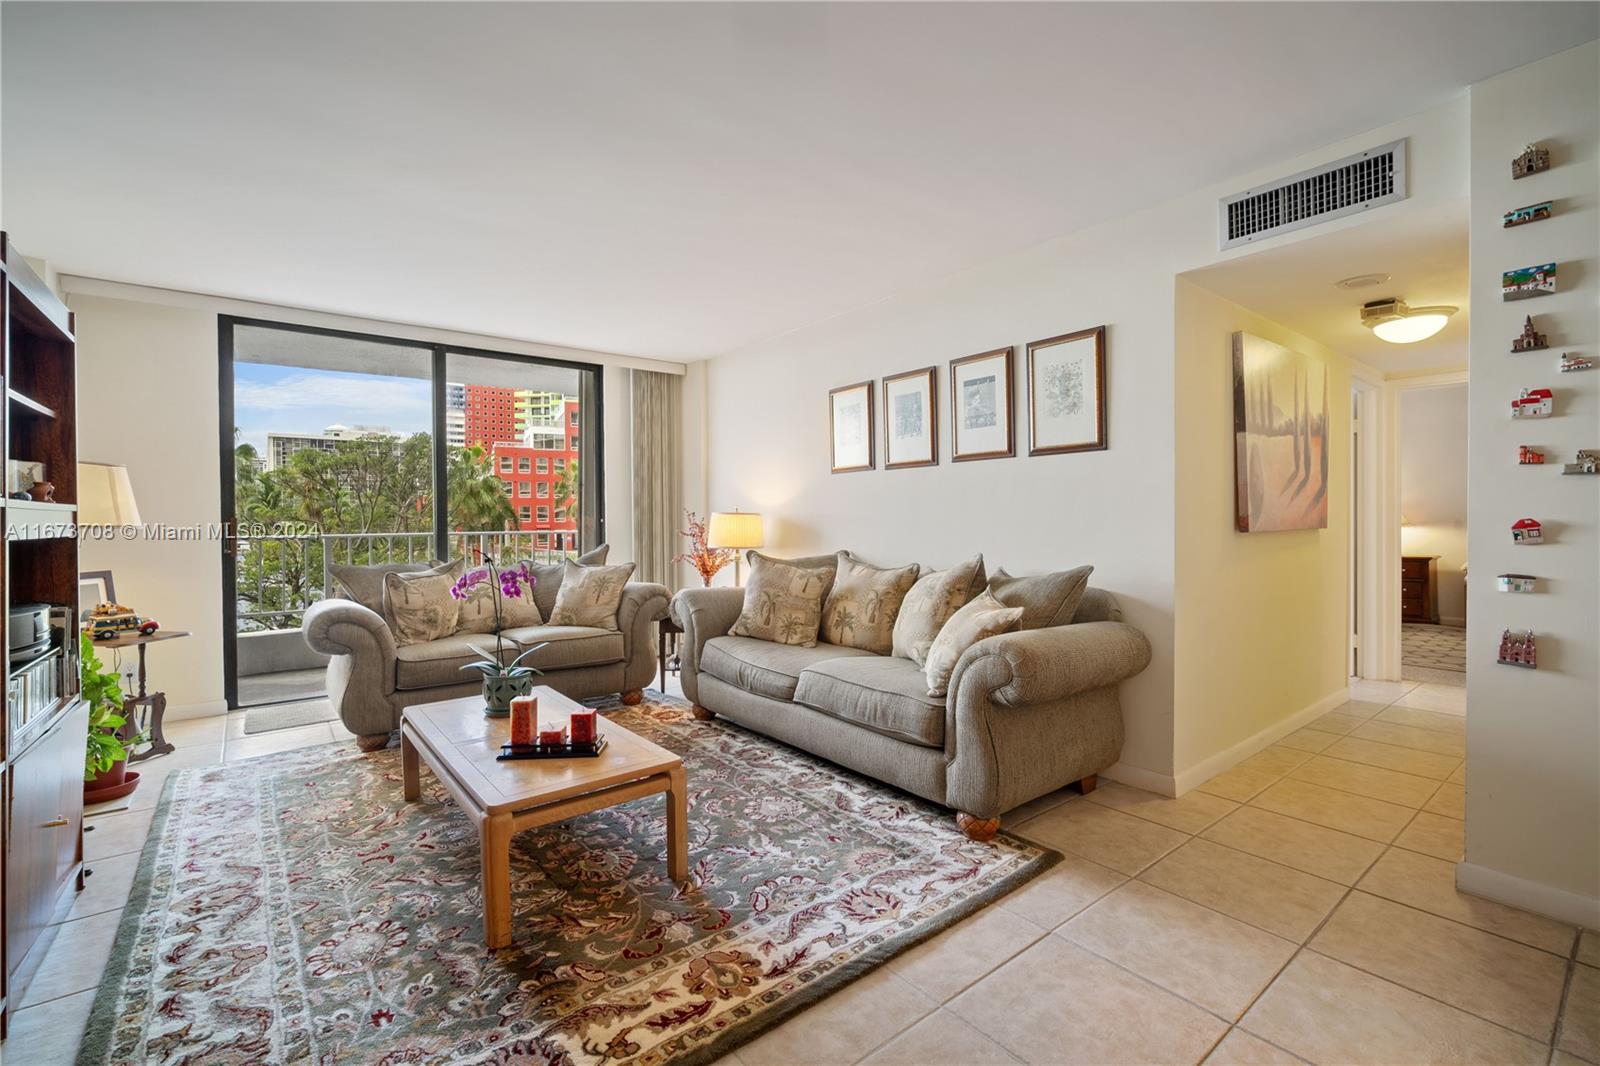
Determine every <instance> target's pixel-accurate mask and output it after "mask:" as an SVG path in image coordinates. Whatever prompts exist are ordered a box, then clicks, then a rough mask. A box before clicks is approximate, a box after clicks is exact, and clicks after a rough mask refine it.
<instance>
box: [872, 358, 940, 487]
mask: <svg viewBox="0 0 1600 1066" xmlns="http://www.w3.org/2000/svg"><path fill="white" fill-rule="evenodd" d="M938 371H939V368H938V367H933V366H926V367H923V368H922V369H921V370H908V371H906V372H905V373H904V374H895V375H892V376H891V377H886V378H884V379H883V468H884V469H885V470H902V469H904V468H906V467H909V466H933V465H934V464H936V463H937V462H938V461H939V398H938V391H939V384H938Z"/></svg>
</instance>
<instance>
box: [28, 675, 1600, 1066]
mask: <svg viewBox="0 0 1600 1066" xmlns="http://www.w3.org/2000/svg"><path fill="white" fill-rule="evenodd" d="M1352 696H1353V699H1352V702H1350V703H1348V704H1346V705H1344V706H1343V707H1340V708H1338V709H1336V710H1333V711H1330V712H1329V713H1328V714H1327V715H1324V716H1323V717H1322V718H1321V719H1319V720H1318V721H1316V722H1313V723H1311V724H1310V725H1309V726H1307V727H1306V728H1304V729H1302V730H1300V731H1298V732H1297V733H1295V734H1292V735H1291V736H1289V737H1287V738H1285V739H1284V740H1283V741H1282V742H1280V743H1278V744H1276V745H1274V746H1272V747H1270V748H1268V749H1266V750H1265V751H1262V752H1260V753H1258V754H1257V755H1254V756H1251V757H1250V758H1249V759H1247V760H1245V762H1244V763H1242V764H1240V766H1238V767H1236V768H1234V769H1232V770H1229V771H1228V772H1227V773H1224V774H1221V775H1219V776H1218V777H1216V778H1215V779H1213V780H1212V781H1209V782H1207V783H1206V784H1205V785H1202V786H1201V787H1200V788H1199V789H1198V790H1196V791H1194V792H1191V793H1189V794H1188V795H1185V796H1183V797H1182V798H1180V799H1168V798H1165V797H1161V796H1155V795H1152V794H1150V793H1146V792H1141V791H1139V790H1138V789H1133V788H1129V787H1127V786H1124V785H1119V784H1117V783H1115V782H1105V783H1103V784H1102V785H1101V787H1100V788H1099V789H1098V790H1096V791H1095V792H1093V793H1091V794H1090V795H1089V796H1087V797H1083V796H1078V795H1077V794H1075V793H1071V792H1060V793H1056V794H1053V795H1051V796H1046V797H1041V798H1040V799H1039V800H1036V801H1034V802H1032V803H1030V804H1028V805H1027V807H1026V808H1025V809H1020V810H1019V811H1017V812H1013V813H1012V815H1010V816H1008V818H1007V827H1008V828H1009V829H1011V830H1012V831H1014V832H1016V833H1018V834H1020V835H1022V836H1026V837H1029V838H1031V839H1034V840H1037V841H1039V842H1040V843H1043V844H1046V845H1048V846H1051V847H1054V848H1057V849H1059V850H1061V851H1062V852H1063V854H1064V856H1065V858H1064V860H1063V862H1062V863H1061V864H1060V865H1059V866H1057V867H1056V868H1054V869H1053V870H1051V871H1050V872H1049V873H1047V874H1045V875H1044V876H1042V877H1040V878H1039V879H1037V880H1036V881H1033V882H1032V883H1030V884H1028V885H1026V886H1024V887H1023V888H1022V889H1020V890H1018V891H1017V892H1014V893H1012V894H1011V895H1009V896H1007V897H1005V898H1004V899H1003V900H1001V901H999V903H998V904H997V905H995V906H993V907H990V908H988V909H986V910H984V911H981V912H980V913H978V914H976V915H974V916H973V917H971V918H969V919H968V920H966V921H965V922H962V923H961V924H960V925H958V926H955V927H954V928H952V929H949V930H947V931H945V932H944V933H942V934H941V935H939V936H938V937H935V938H934V939H933V940H931V941H929V942H928V943H926V944H923V945H921V946H919V947H917V948H915V949H913V950H911V951H909V952H907V953H905V954H904V955H901V956H899V957H898V958H896V959H894V960H893V961H891V962H890V963H889V964H888V965H886V966H884V967H882V968H881V969H879V970H877V971H876V972H874V973H872V974H871V975H869V976H867V977H865V978H863V979H862V980H860V981H858V982H857V983H855V984H854V985H851V986H849V987H848V988H846V989H844V990H842V991H840V992H839V993H837V994H836V995H834V996H831V997H829V998H828V999H825V1000H823V1001H822V1002H821V1003H819V1004H817V1005H816V1006H815V1007H812V1008H811V1009H810V1010H807V1011H806V1012H804V1013H803V1014H801V1015H799V1016H798V1017H796V1018H794V1019H792V1020H791V1021H789V1022H787V1023H785V1024H784V1025H782V1026H780V1027H778V1028H777V1029H774V1030H772V1031H771V1032H769V1033H767V1034H766V1035H764V1036H762V1037H760V1038H759V1039H757V1040H755V1041H754V1042H752V1043H750V1044H747V1045H745V1046H744V1047H742V1048H740V1049H739V1050H738V1051H737V1052H735V1053H733V1054H730V1055H728V1056H727V1057H726V1058H725V1059H724V1060H723V1063H724V1064H725V1066H785V1064H796V1066H801V1064H803V1066H830V1064H835V1063H837V1064H841V1066H842V1064H848V1063H857V1062H860V1063H874V1064H895V1063H898V1064H906V1066H938V1064H943V1063H949V1064H975V1066H976V1064H984V1063H1017V1062H1029V1063H1050V1064H1055V1063H1061V1064H1065V1063H1079V1062H1082V1063H1112V1062H1116V1063H1180V1062H1190V1063H1198V1062H1205V1063H1208V1064H1218V1063H1292V1062H1299V1061H1307V1062H1330V1063H1385V1064H1412V1063H1434V1062H1440V1063H1443V1062H1461V1063H1520V1062H1528V1063H1540V1064H1544V1063H1569V1064H1583V1063H1588V1064H1595V1066H1600V934H1596V933H1595V932H1593V931H1580V930H1578V929H1575V928H1574V927H1572V926H1568V925H1563V924H1561V923H1559V922H1554V921H1550V920H1548V919H1545V918H1541V917H1538V916H1536V915H1532V914H1527V913H1525V912H1522V911H1518V910H1515V909H1513V908H1510V907H1505V906H1502V905H1499V904H1496V903H1491V902H1489V901H1487V900H1482V899H1478V898H1475V897H1472V896H1465V895H1462V894H1460V893H1458V892H1456V890H1455V883H1454V877H1455V869H1454V863H1455V861H1456V860H1458V859H1459V858H1460V857H1461V839H1462V833H1461V830H1462V823H1461V820H1460V819H1461V817H1462V813H1463V812H1462V803H1463V797H1464V782H1465V773H1464V769H1463V766H1462V759H1463V754H1464V744H1463V738H1464V733H1465V731H1464V725H1465V720H1464V719H1463V718H1462V717H1461V715H1462V713H1463V711H1464V693H1463V691H1462V690H1460V689H1454V688H1451V687H1449V686H1442V685H1430V684H1427V683H1423V684H1416V683H1412V682H1401V683H1393V684H1373V683H1359V684H1358V685H1357V686H1356V687H1355V688H1354V689H1353V691H1352ZM236 717H237V716H236ZM242 725H243V723H242V720H238V721H234V722H232V723H231V724H230V723H227V722H224V720H222V719H210V720H206V721H200V722H184V723H176V724H175V725H174V726H173V727H172V728H171V729H170V730H169V733H170V734H171V735H172V736H173V738H174V739H175V741H176V742H177V743H178V744H179V745H180V748H179V751H178V753H177V754H176V755H174V756H172V757H170V758H168V759H163V760H158V761H157V762H155V763H152V764H151V765H150V766H149V767H147V768H146V773H147V774H149V775H150V784H151V785H154V786H159V785H160V784H161V782H162V780H163V779H164V778H165V776H166V775H167V774H169V773H171V772H173V771H174V770H177V769H182V768H184V767H193V766H201V765H209V764H214V763H217V762H221V761H229V760H234V759H241V758H250V757H253V756H257V755H265V754H270V753H272V752H276V751H286V750H291V749H294V748H299V747H305V746H308V745H312V744H320V743H326V742H328V741H331V740H334V739H339V738H341V737H345V736H347V735H348V734H346V733H345V732H344V731H343V729H342V728H340V726H339V725H338V724H337V723H335V724H333V725H319V726H311V727H307V728H304V729H294V730H287V731H284V732H281V733H274V734H263V735H257V736H254V737H248V738H247V737H245V736H244V735H243V733H242ZM159 792H160V789H159V787H149V788H141V789H140V790H139V793H138V794H137V795H136V796H135V798H134V802H133V806H132V808H131V809H129V810H126V811H121V812H117V813H107V814H101V815H97V816H95V817H94V818H93V819H92V820H91V824H93V825H94V826H95V830H94V832H92V833H91V834H90V835H89V837H88V838H87V846H88V850H89V854H90V855H91V857H92V860H93V861H92V865H93V866H94V868H95V876H94V877H93V878H91V879H90V887H89V889H88V890H87V891H85V892H84V894H83V895H82V896H80V897H79V899H78V901H77V903H76V906H75V907H74V909H73V912H72V917H71V920H70V921H68V922H67V923H66V924H65V925H63V926H62V927H61V929H60V930H59V931H58V932H57V934H56V938H57V939H56V943H55V944H53V945H52V948H51V950H50V951H49V952H48V954H47V955H46V962H45V964H44V967H43V968H42V969H41V971H40V974H39V976H38V977H37V978H36V979H35V981H34V984H33V986H32V987H31V988H30V989H29V991H28V994H27V996H26V997H25V999H24V1005H23V1007H22V1009H21V1010H19V1011H18V1012H17V1014H16V1015H15V1016H14V1019H13V1023H12V1024H13V1030H12V1038H11V1039H10V1040H9V1041H7V1043H6V1044H5V1046H4V1052H5V1057H6V1061H8V1062H10V1061H16V1062H25V1063H28V1064H30V1066H50V1064H52V1063H58V1062H61V1063H65V1062H70V1061H72V1058H73V1056H74V1053H75V1049H74V1048H73V1046H72V1044H73V1041H72V1040H64V1039H62V1036H63V1034H66V1033H78V1032H81V1030H82V1027H83V1024H84V1020H85V1019H86V1018H87V1017H88V1013H89V1008H90V1005H91V1003H92V1000H93V989H94V988H95V986H96V985H97V984H98V981H99V976H100V971H101V969H102V968H103V966H104V963H105V957H106V955H107V954H109V952H110V947H111V938H112V936H113V934H114V931H115V928H116V922H117V919H118V917H119V916H120V913H121V907H122V904H123V901H124V899H125V898H126V895H127V892H128V888H129V886H130V885H131V883H132V880H133V876H134V869H135V866H136V863H137V858H138V849H139V848H140V847H141V846H142V844H143V840H144V836H145V834H146V832H147V830H148V828H149V824H150V817H151V814H152V813H153V807H154V805H155V802H156V800H157V798H158V797H159ZM58 946H59V950H58Z"/></svg>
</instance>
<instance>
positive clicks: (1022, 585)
mask: <svg viewBox="0 0 1600 1066" xmlns="http://www.w3.org/2000/svg"><path fill="white" fill-rule="evenodd" d="M1092 573H1094V567H1092V566H1079V567H1076V568H1074V569H1072V570H1062V571H1060V572H1058V573H1054V574H1035V575H1032V576H1029V577H1012V576H1011V575H1010V574H1008V573H1006V572H1005V568H1004V567H1002V568H1001V569H1000V570H999V572H998V573H996V574H995V575H994V577H992V578H990V579H989V591H990V592H992V593H994V598H995V599H997V600H999V601H1000V602H1001V603H1003V604H1005V605H1006V606H1007V607H1021V608H1022V621H1021V623H1019V624H1018V626H1017V628H1018V629H1044V628H1045V627H1046V626H1064V625H1066V624H1067V623H1068V622H1071V621H1072V616H1073V615H1075V614H1077V613H1078V604H1080V603H1082V602H1083V590H1084V589H1085V588H1087V587H1088V585H1089V575H1090V574H1092Z"/></svg>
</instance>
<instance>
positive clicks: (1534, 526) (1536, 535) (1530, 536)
mask: <svg viewBox="0 0 1600 1066" xmlns="http://www.w3.org/2000/svg"><path fill="white" fill-rule="evenodd" d="M1511 543H1513V544H1543V543H1544V527H1543V526H1541V525H1540V524H1539V523H1538V522H1537V521H1535V520H1534V519H1532V518H1519V519H1517V522H1516V524H1515V525H1513V526H1512V527H1511Z"/></svg>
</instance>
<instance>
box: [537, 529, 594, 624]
mask: <svg viewBox="0 0 1600 1066" xmlns="http://www.w3.org/2000/svg"><path fill="white" fill-rule="evenodd" d="M610 554H611V545H610V544H602V545H600V547H598V548H593V549H591V550H589V551H586V552H584V553H583V554H582V555H580V556H578V558H577V559H576V560H575V562H577V564H578V565H579V566H604V565H605V564H606V556H608V555H610ZM527 562H528V566H529V568H530V569H531V570H532V571H533V576H534V578H535V579H536V580H535V582H534V586H533V602H534V603H535V604H537V605H538V608H539V617H540V618H549V617H550V614H551V612H552V611H554V610H555V609H556V595H557V593H559V592H560V591H561V578H562V576H563V575H564V574H565V573H566V572H567V560H565V559H558V560H556V561H555V562H553V563H536V562H534V561H533V560H532V559H529V560H527Z"/></svg>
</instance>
